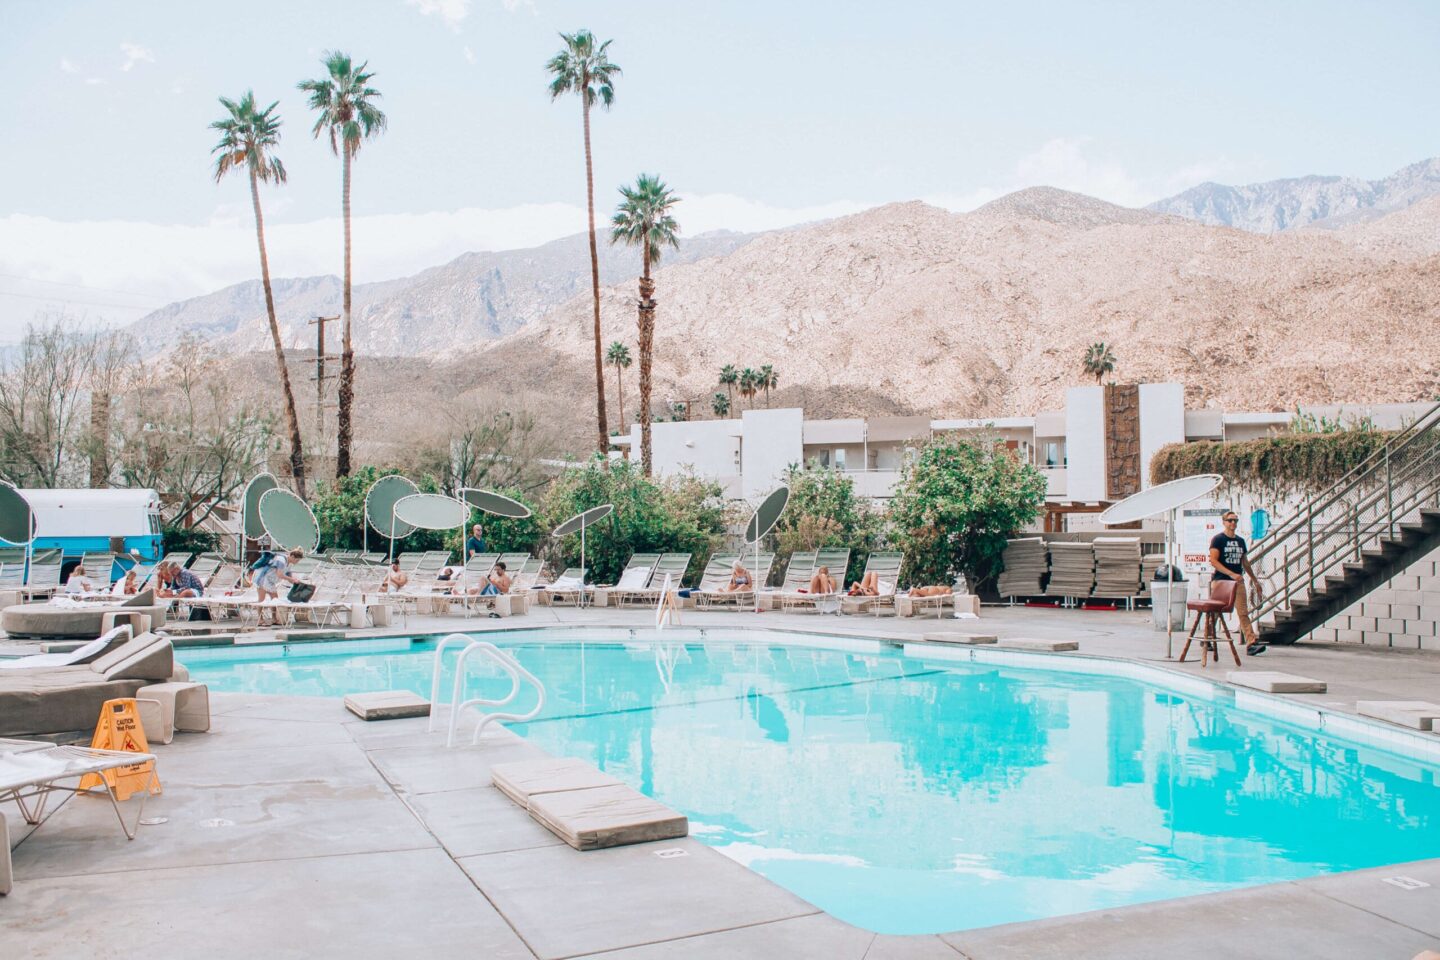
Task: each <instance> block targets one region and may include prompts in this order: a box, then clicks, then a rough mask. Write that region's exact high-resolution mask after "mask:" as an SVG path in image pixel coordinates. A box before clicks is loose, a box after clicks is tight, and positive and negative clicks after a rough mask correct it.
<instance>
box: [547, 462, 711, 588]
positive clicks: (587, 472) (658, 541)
mask: <svg viewBox="0 0 1440 960" xmlns="http://www.w3.org/2000/svg"><path fill="white" fill-rule="evenodd" d="M721 493H722V491H721V488H720V486H719V484H716V483H712V482H710V481H707V480H700V479H697V478H695V477H670V478H665V479H663V480H653V479H650V478H647V477H646V476H645V475H644V471H643V470H642V469H641V467H640V466H639V465H638V464H632V463H630V462H628V461H623V460H620V461H612V462H611V463H610V464H609V466H608V467H607V466H606V465H605V464H603V463H601V462H599V461H595V462H592V463H590V464H589V465H587V466H584V467H578V468H573V469H570V470H567V471H565V472H564V473H562V474H561V475H560V476H559V477H557V478H556V480H555V482H554V483H553V484H552V485H551V486H550V489H549V490H548V491H547V492H546V494H545V498H544V501H543V502H542V504H541V509H540V524H541V529H543V530H553V529H554V528H555V527H557V526H559V525H560V524H561V523H563V522H564V521H566V520H568V519H569V518H570V517H573V516H574V515H575V514H577V513H580V512H581V511H582V510H588V509H590V508H591V507H598V506H600V505H601V504H603V503H611V504H614V505H615V510H614V512H613V513H611V514H610V516H608V517H606V518H605V519H603V520H601V521H600V522H599V523H597V524H595V525H594V526H593V527H588V528H587V529H586V551H585V562H586V565H587V566H588V567H589V568H590V579H591V581H592V582H595V583H614V582H615V581H616V580H617V579H618V578H619V576H620V571H622V570H623V569H625V564H626V563H628V562H629V560H630V555H631V554H632V553H657V552H658V553H665V552H671V553H691V554H694V556H693V557H692V558H691V566H690V575H689V576H690V578H691V579H692V580H693V578H694V577H695V576H697V575H698V571H699V570H701V569H703V566H704V563H705V561H706V560H707V559H708V558H709V556H710V554H711V553H712V552H713V551H714V550H716V549H717V548H718V547H719V546H720V545H721V543H723V542H724V539H725V504H724V501H723V500H722V499H721ZM546 549H547V559H548V560H549V561H550V563H551V565H552V566H553V567H555V568H556V572H558V571H559V570H561V569H564V568H565V567H578V566H579V565H580V537H579V536H578V535H576V536H569V537H564V538H562V539H560V540H559V541H551V543H550V545H549V546H548V547H547V548H546Z"/></svg>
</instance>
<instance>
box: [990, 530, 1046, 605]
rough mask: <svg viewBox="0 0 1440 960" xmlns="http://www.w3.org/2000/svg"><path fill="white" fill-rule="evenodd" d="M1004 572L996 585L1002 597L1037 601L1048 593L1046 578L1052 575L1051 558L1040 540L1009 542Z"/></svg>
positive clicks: (1007, 543) (1001, 572) (1036, 538)
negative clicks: (1031, 598)
mask: <svg viewBox="0 0 1440 960" xmlns="http://www.w3.org/2000/svg"><path fill="white" fill-rule="evenodd" d="M1002 562H1003V563H1004V565H1005V566H1004V569H1003V570H1001V571H1000V580H999V583H998V584H997V585H996V586H997V589H998V590H999V591H1000V596H1002V597H1038V596H1040V595H1041V594H1043V593H1044V592H1045V576H1046V575H1047V574H1048V573H1049V572H1050V555H1049V553H1048V552H1047V551H1046V549H1045V541H1044V540H1043V539H1042V538H1040V537H1022V538H1021V539H1018V540H1007V541H1006V543H1005V553H1004V557H1003V561H1002Z"/></svg>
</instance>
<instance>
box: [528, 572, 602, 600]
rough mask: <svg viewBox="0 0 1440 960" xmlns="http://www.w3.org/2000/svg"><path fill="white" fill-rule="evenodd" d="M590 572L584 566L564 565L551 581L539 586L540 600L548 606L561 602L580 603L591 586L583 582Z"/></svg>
mask: <svg viewBox="0 0 1440 960" xmlns="http://www.w3.org/2000/svg"><path fill="white" fill-rule="evenodd" d="M589 573H590V571H589V570H588V569H586V568H585V567H566V568H565V572H564V573H562V574H560V576H558V577H556V578H555V579H554V580H553V581H552V582H550V583H546V584H542V585H541V586H540V590H539V593H540V602H541V603H543V604H547V605H549V606H558V605H560V604H562V603H573V604H577V605H578V604H580V603H581V601H582V600H583V599H584V597H585V594H586V593H588V592H589V591H590V590H591V589H592V588H591V587H589V586H587V585H586V584H585V578H586V576H587V575H588V574H589Z"/></svg>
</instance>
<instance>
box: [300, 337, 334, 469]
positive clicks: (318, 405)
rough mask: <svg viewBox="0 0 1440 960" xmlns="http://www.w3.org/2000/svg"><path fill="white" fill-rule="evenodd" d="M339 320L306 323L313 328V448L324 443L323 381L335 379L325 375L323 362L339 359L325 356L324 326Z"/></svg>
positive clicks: (332, 355) (332, 375) (331, 375)
mask: <svg viewBox="0 0 1440 960" xmlns="http://www.w3.org/2000/svg"><path fill="white" fill-rule="evenodd" d="M339 319H340V317H339V316H334V317H321V316H317V317H316V318H315V319H314V320H308V321H306V322H307V323H309V324H311V325H312V326H314V327H315V357H314V358H313V360H312V361H311V362H313V363H314V364H315V376H314V377H313V378H312V379H313V380H314V381H315V446H316V447H317V448H319V447H320V445H321V444H323V443H324V442H325V381H326V380H327V379H329V380H333V379H335V375H334V374H333V373H332V374H330V375H328V376H327V375H326V373H325V361H326V360H339V359H340V358H339V357H338V356H336V355H334V354H331V355H330V356H328V357H327V356H326V355H325V324H327V323H331V322H333V321H335V320H339Z"/></svg>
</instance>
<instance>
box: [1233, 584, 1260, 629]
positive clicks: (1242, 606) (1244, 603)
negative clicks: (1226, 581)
mask: <svg viewBox="0 0 1440 960" xmlns="http://www.w3.org/2000/svg"><path fill="white" fill-rule="evenodd" d="M1235 619H1236V620H1239V621H1240V635H1241V636H1242V637H1244V638H1245V642H1246V643H1258V642H1259V640H1260V638H1259V637H1258V636H1256V634H1255V625H1254V624H1252V623H1251V622H1250V591H1249V590H1246V589H1245V581H1243V580H1240V581H1238V582H1237V583H1236V584H1235Z"/></svg>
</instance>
